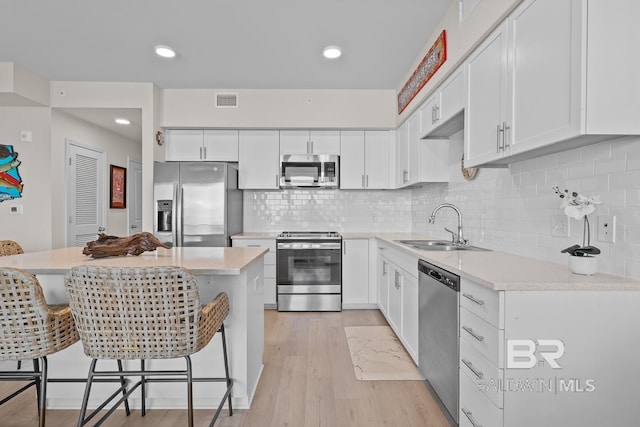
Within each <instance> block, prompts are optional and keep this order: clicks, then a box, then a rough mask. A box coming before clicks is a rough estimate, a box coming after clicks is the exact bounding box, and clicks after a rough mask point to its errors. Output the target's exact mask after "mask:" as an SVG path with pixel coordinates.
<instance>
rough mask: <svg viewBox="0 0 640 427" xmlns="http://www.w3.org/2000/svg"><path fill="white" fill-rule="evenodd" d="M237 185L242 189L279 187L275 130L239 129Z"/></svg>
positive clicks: (276, 134) (277, 139) (278, 163)
mask: <svg viewBox="0 0 640 427" xmlns="http://www.w3.org/2000/svg"><path fill="white" fill-rule="evenodd" d="M239 138H240V150H239V151H240V159H239V161H238V170H239V173H238V186H239V187H240V188H241V189H243V190H249V189H256V190H275V189H278V188H280V157H279V155H278V145H279V134H278V131H277V130H241V131H240V133H239Z"/></svg>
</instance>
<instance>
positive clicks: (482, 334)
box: [459, 277, 640, 427]
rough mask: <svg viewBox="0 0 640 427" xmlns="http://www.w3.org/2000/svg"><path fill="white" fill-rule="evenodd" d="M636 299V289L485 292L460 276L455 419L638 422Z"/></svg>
mask: <svg viewBox="0 0 640 427" xmlns="http://www.w3.org/2000/svg"><path fill="white" fill-rule="evenodd" d="M638 304H640V293H638V292H624V291H606V290H603V291H598V292H580V291H562V292H561V291H553V290H548V291H509V290H508V291H493V290H492V289H489V288H486V287H484V286H481V285H479V284H477V283H473V282H471V281H469V280H467V279H465V278H464V277H463V278H461V283H460V412H459V422H460V426H473V425H476V426H477V425H483V426H498V427H500V426H503V425H504V426H518V427H534V426H541V425H545V426H569V425H571V426H574V425H575V426H578V425H579V426H589V427H596V426H598V427H599V426H602V425H609V424H611V420H615V424H616V425H636V424H638V423H637V410H636V408H637V402H636V400H637V399H636V393H637V384H638V382H639V381H640V371H638V370H637V369H629V366H634V365H635V364H636V363H637V354H638V352H639V351H640V344H638V340H636V339H633V338H630V337H631V336H634V334H636V329H635V325H637V324H638V322H640V312H639V311H638V310H636V308H637V306H638ZM612 331H614V332H612ZM545 340H546V341H545ZM615 349H618V350H620V349H624V351H617V350H615ZM552 362H553V363H555V364H556V365H555V366H554V365H553V364H552ZM576 408H580V409H579V410H576ZM471 420H473V421H471Z"/></svg>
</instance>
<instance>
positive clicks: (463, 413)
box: [458, 371, 503, 427]
mask: <svg viewBox="0 0 640 427" xmlns="http://www.w3.org/2000/svg"><path fill="white" fill-rule="evenodd" d="M458 420H459V423H460V424H459V426H460V427H481V426H482V427H502V426H503V413H502V409H500V408H498V407H496V406H495V405H494V404H493V403H491V400H489V398H488V397H487V396H486V395H485V394H484V393H482V392H481V391H479V390H478V387H477V385H476V383H475V381H472V380H471V379H470V378H469V377H468V376H467V374H466V373H464V372H462V371H461V372H460V413H459V414H458ZM472 420H473V421H472Z"/></svg>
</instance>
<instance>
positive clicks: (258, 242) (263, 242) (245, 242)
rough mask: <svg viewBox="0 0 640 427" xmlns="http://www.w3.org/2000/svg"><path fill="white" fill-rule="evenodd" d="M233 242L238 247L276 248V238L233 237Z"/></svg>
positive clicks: (271, 249) (273, 249)
mask: <svg viewBox="0 0 640 427" xmlns="http://www.w3.org/2000/svg"><path fill="white" fill-rule="evenodd" d="M232 242H233V243H232V244H233V246H235V247H238V248H269V250H270V251H275V250H276V239H233V240H232Z"/></svg>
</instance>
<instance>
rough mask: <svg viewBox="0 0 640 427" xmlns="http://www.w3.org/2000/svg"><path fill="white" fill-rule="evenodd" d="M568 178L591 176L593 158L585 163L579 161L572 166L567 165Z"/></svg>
mask: <svg viewBox="0 0 640 427" xmlns="http://www.w3.org/2000/svg"><path fill="white" fill-rule="evenodd" d="M568 170H569V179H579V178H586V177H588V176H593V175H594V173H595V165H594V162H593V160H590V161H587V162H585V163H579V164H576V165H573V166H569V168H568Z"/></svg>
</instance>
